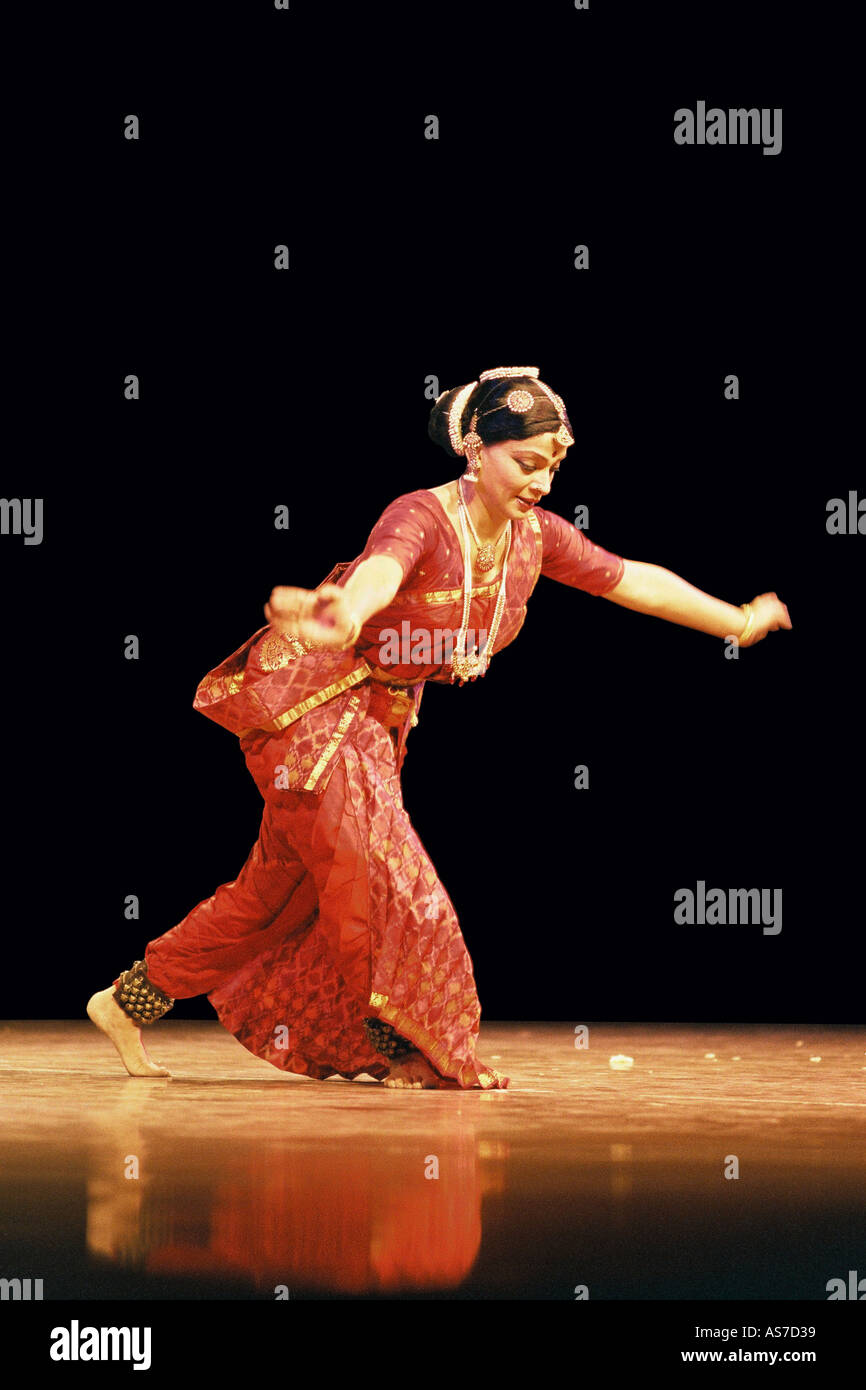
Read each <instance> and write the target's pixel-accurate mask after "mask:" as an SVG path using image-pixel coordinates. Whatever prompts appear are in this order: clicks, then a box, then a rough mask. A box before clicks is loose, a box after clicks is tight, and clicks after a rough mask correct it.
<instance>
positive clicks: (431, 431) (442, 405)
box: [427, 386, 475, 459]
mask: <svg viewBox="0 0 866 1390" xmlns="http://www.w3.org/2000/svg"><path fill="white" fill-rule="evenodd" d="M464 389H465V388H464V387H463V386H455V387H453V388H452V390H450V391H443V392H442V395H441V396H440V397H439V398H438V400H437V401H436V404H435V405H434V406H433V409H432V410H431V411H430V419H429V421H428V423H427V434H428V435H429V437H430V438H431V439H432V440H433V443H434V444H438V445H439V448H440V449H444V450H445V452H446V454H447V455H448V457H449V458H453V459H454V458H462V457H463V455H462V454H458V453H457V451H456V449H455V448H454V446H453V445H452V443H451V434H450V431H449V429H448V416H449V415H450V413H451V407H452V406H453V404H454V402H455V401H456V399H457V397H458V396H459V394H460V392H461V391H463V390H464ZM472 394H473V395H475V392H474V391H473V393H472ZM471 399H472V396H470V397H469V401H471ZM469 401H467V403H466V406H468V404H469ZM466 406H464V408H463V412H462V414H463V415H464V416H465V415H466Z"/></svg>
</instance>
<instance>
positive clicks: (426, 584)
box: [338, 488, 625, 681]
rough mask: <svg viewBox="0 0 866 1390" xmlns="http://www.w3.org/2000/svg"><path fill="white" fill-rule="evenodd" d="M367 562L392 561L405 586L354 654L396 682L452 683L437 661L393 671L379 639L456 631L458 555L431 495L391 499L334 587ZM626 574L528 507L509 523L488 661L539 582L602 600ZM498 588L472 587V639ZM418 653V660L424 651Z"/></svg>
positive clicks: (554, 518) (395, 666)
mask: <svg viewBox="0 0 866 1390" xmlns="http://www.w3.org/2000/svg"><path fill="white" fill-rule="evenodd" d="M371 555H390V556H391V557H392V558H393V559H395V560H396V561H397V562H398V564H399V565H400V567H401V569H402V570H403V583H402V584H401V585H400V588H399V590H398V591H397V593H396V595H395V596H394V599H393V600H392V602H391V603H390V604H389V605H388V607H387V608H384V609H381V610H380V611H379V612H378V613H375V614H374V615H373V617H372V618H371V619H370V620H369V621H368V622H367V623H366V624H365V625H364V627H363V628H362V629H361V634H360V636H359V639H358V642H357V644H356V646H357V650H358V651H359V652H362V653H363V655H364V656H365V657H366V659H367V660H368V661H369V662H371V664H374V665H378V666H382V667H385V668H386V669H388V671H389V672H392V673H393V675H394V678H395V679H414V680H444V681H450V678H451V674H450V666H449V665H448V664H447V663H445V662H442V661H436V660H435V659H434V660H431V661H430V663H429V664H423V663H422V662H420V661H419V660H418V656H417V655H416V656H415V657H414V658H413V660H412V662H411V663H402V664H401V663H399V662H396V663H395V661H394V660H393V655H392V653H393V650H394V646H393V640H392V641H391V645H390V647H389V645H388V637H387V636H386V637H383V636H382V634H383V633H385V634H393V633H394V632H395V631H396V632H402V633H403V634H405V632H406V631H407V629H405V628H403V626H402V625H403V624H404V623H406V622H408V623H409V627H408V632H409V634H410V640H412V638H411V634H415V633H418V634H421V633H422V632H423V631H424V630H427V631H429V632H431V633H432V632H433V631H435V630H439V631H442V630H450V631H456V630H457V629H459V627H460V622H461V617H462V613H463V577H464V576H463V553H462V550H461V546H460V540H459V537H458V535H457V532H456V530H455V529H454V525H453V522H452V521H451V518H450V517H449V516H448V513H447V512H446V511H445V508H444V507H443V505H442V503H441V502H440V501H439V498H438V497H437V496H436V495H435V493H433V492H430V491H429V490H428V489H426V488H419V489H418V490H417V491H415V492H407V493H404V494H403V495H402V496H401V497H397V498H395V500H394V501H393V502H392V503H391V504H390V505H389V506H388V507H386V508H385V511H384V512H383V513H382V515H381V517H380V518H379V520H378V521H377V522H376V525H375V526H374V527H373V530H372V531H371V532H370V536H369V538H368V540H367V544H366V546H365V547H364V550H363V551H362V553H361V554H360V555H359V556H358V557H357V559H356V560H354V561H353V562H352V564H351V565H350V566H349V567H348V569H347V570H346V571H345V572H344V573H343V574H342V575H341V576H340V579H339V581H338V582H339V583H340V584H344V583H345V582H346V581H347V580H348V579H349V578H350V577H351V575H352V574H353V573H354V571H355V570H356V569H357V567H358V565H359V564H360V563H361V561H362V560H366V559H369V558H370V556H371ZM624 567H625V561H624V560H623V559H622V557H621V556H619V555H615V554H613V553H612V552H611V551H609V550H604V549H603V548H602V547H601V546H600V545H596V544H594V542H593V541H591V540H590V539H589V538H588V537H587V536H585V535H584V533H583V532H582V531H579V530H578V529H577V527H576V526H572V524H571V523H570V522H568V521H566V520H565V519H564V518H563V517H561V516H558V515H557V513H556V512H548V511H545V510H544V509H543V508H542V507H533V509H532V514H531V516H530V515H527V516H526V517H525V518H522V519H521V520H520V521H517V522H512V541H511V550H510V553H509V556H508V574H507V578H506V601H505V608H504V610H503V615H502V621H501V624H500V627H499V631H498V633H497V636H496V640H495V642H494V644H493V648H492V653H495V652H498V651H501V650H502V648H503V647H506V646H508V645H509V643H511V642H513V641H514V639H515V637H516V636H517V634H518V632H519V631H520V628H521V627H522V626H523V620H524V618H525V616H526V602H527V599H528V598H529V596H530V594H531V593H532V590H533V589H534V587H535V584H536V581H537V579H538V577H539V574H542V575H546V576H547V578H549V579H555V580H557V581H558V582H559V583H560V584H568V585H570V586H571V587H572V588H575V589H583V590H585V591H586V592H587V593H589V594H595V595H604V594H607V593H610V591H611V590H612V589H614V588H615V587H616V585H617V584H618V583H619V581H620V580H621V578H622V575H623V569H624ZM501 582H502V581H501V576H500V577H499V578H498V579H496V580H494V581H493V583H492V584H483V583H482V584H480V585H478V586H477V587H475V586H473V597H472V605H471V608H470V615H469V627H470V629H472V630H473V631H474V632H476V633H478V632H479V631H489V630H490V628H491V626H492V622H493V616H494V611H495V608H496V600H497V598H498V596H499V590H500V587H501ZM470 648H471V642H470ZM403 650H405V642H404V647H403ZM417 650H418V651H419V652H420V653H421V655H422V656H423V647H419V648H418V649H417ZM492 653H491V654H492Z"/></svg>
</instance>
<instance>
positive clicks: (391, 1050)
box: [364, 1018, 417, 1061]
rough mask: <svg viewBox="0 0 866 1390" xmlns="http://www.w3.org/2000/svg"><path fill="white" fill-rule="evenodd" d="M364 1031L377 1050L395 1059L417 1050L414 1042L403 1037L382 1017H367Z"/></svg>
mask: <svg viewBox="0 0 866 1390" xmlns="http://www.w3.org/2000/svg"><path fill="white" fill-rule="evenodd" d="M364 1032H365V1033H366V1034H367V1037H368V1039H369V1041H370V1042H371V1043H372V1044H373V1047H374V1048H375V1049H376V1051H377V1052H381V1054H382V1056H383V1057H390V1058H391V1059H392V1060H393V1061H396V1060H397V1059H398V1058H400V1057H405V1056H407V1055H408V1053H410V1052H417V1048H416V1047H415V1044H414V1043H410V1042H409V1040H408V1038H404V1037H402V1036H401V1035H400V1034H399V1033H398V1032H397V1030H396V1029H395V1028H392V1027H391V1025H390V1023H385V1022H383V1020H382V1019H381V1018H365V1019H364Z"/></svg>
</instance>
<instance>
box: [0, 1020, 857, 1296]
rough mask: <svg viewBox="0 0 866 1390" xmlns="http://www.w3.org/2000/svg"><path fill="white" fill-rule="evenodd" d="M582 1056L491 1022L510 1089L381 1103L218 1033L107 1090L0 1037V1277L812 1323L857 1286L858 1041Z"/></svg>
mask: <svg viewBox="0 0 866 1390" xmlns="http://www.w3.org/2000/svg"><path fill="white" fill-rule="evenodd" d="M580 1041H582V1040H581V1037H580V1035H579V1034H577V1035H576V1034H575V1029H574V1026H573V1025H572V1024H569V1023H563V1024H549V1023H548V1024H485V1025H484V1026H483V1027H482V1035H481V1042H480V1047H479V1052H480V1054H481V1056H482V1057H483V1058H484V1060H485V1061H487V1062H491V1063H492V1064H493V1065H494V1066H496V1067H497V1068H498V1069H499V1070H500V1071H502V1072H504V1073H505V1074H506V1075H508V1076H510V1077H511V1087H510V1089H509V1090H507V1091H487V1092H482V1091H464V1092H459V1091H458V1092H454V1091H448V1092H434V1091H408V1092H400V1091H390V1090H387V1089H385V1088H384V1087H382V1086H380V1085H378V1084H376V1083H375V1082H374V1081H373V1080H372V1079H370V1080H366V1079H364V1080H359V1081H355V1082H346V1081H341V1080H331V1081H326V1082H316V1081H310V1080H308V1079H306V1078H302V1077H292V1076H287V1075H285V1074H283V1073H281V1072H279V1071H278V1070H276V1069H275V1068H273V1067H270V1066H269V1065H268V1064H267V1063H266V1062H262V1061H259V1060H258V1059H256V1058H254V1057H252V1056H251V1055H250V1054H249V1053H247V1052H246V1051H245V1050H244V1049H243V1048H242V1047H241V1046H240V1044H238V1043H237V1042H236V1041H235V1040H234V1039H233V1038H232V1037H231V1036H230V1035H229V1034H228V1033H226V1032H224V1030H223V1029H222V1028H221V1027H220V1026H219V1025H218V1024H217V1023H183V1022H176V1021H172V1020H169V1019H166V1020H164V1021H163V1022H161V1023H160V1024H159V1025H157V1027H156V1028H154V1029H153V1030H152V1031H150V1032H149V1034H148V1043H149V1046H150V1050H151V1053H152V1055H154V1056H155V1057H156V1058H158V1059H159V1060H160V1061H161V1062H164V1063H165V1064H166V1065H167V1066H169V1067H170V1068H172V1070H173V1072H174V1077H173V1079H172V1080H171V1081H165V1080H139V1079H133V1078H131V1077H127V1076H126V1074H125V1073H124V1072H123V1071H122V1070H121V1069H120V1067H119V1063H118V1062H117V1059H116V1057H115V1055H114V1053H113V1050H112V1049H111V1047H110V1045H109V1044H108V1043H107V1042H106V1040H105V1039H104V1038H103V1037H102V1036H101V1034H99V1033H97V1031H96V1030H95V1029H94V1028H93V1027H92V1026H91V1025H90V1024H89V1023H87V1022H86V1021H84V1022H72V1023H12V1024H5V1025H2V1026H0V1279H4V1278H6V1279H15V1278H21V1279H26V1278H31V1279H42V1280H43V1290H44V1293H43V1297H44V1298H45V1299H60V1298H71V1299H87V1298H169V1299H172V1298H195V1297H199V1298H201V1297H204V1298H259V1299H261V1298H266V1299H274V1298H277V1297H289V1298H304V1297H306V1298H310V1297H312V1298H322V1297H341V1296H342V1297H354V1298H357V1297H383V1296H384V1297H390V1298H393V1297H446V1298H506V1299H507V1298H518V1299H527V1298H529V1299H535V1298H543V1299H574V1298H575V1297H580V1296H588V1297H590V1298H592V1299H623V1298H637V1299H647V1298H678V1299H682V1298H706V1299H718V1298H753V1299H766V1298H792V1299H818V1300H825V1299H826V1298H827V1291H826V1285H827V1283H828V1281H829V1280H831V1279H834V1278H842V1279H847V1278H848V1271H849V1270H851V1269H857V1268H858V1263H857V1262H858V1260H859V1262H860V1265H861V1266H862V1261H863V1252H864V1250H866V1195H864V1194H866V1183H864V1173H866V1086H864V1082H866V1032H864V1030H862V1029H856V1028H853V1027H851V1028H841V1027H838V1028H837V1027H820V1028H807V1027H802V1026H801V1027H799V1028H789V1027H766V1028H755V1027H748V1026H740V1025H729V1026H717V1027H707V1028H700V1027H690V1026H683V1025H646V1026H644V1025H634V1024H628V1025H612V1024H598V1025H590V1027H589V1036H588V1039H587V1041H588V1044H589V1045H588V1046H587V1047H579V1046H576V1045H575V1044H576V1042H580ZM615 1054H625V1055H627V1056H629V1057H631V1058H633V1059H634V1060H633V1065H632V1066H630V1067H627V1068H626V1069H624V1070H615V1069H614V1068H612V1067H611V1065H610V1058H611V1057H612V1056H613V1055H615ZM737 1168H738V1173H739V1175H738V1176H733V1174H734V1172H735V1171H736V1169H737ZM726 1174H728V1175H730V1176H726ZM862 1272H863V1273H866V1271H862ZM581 1290H585V1291H586V1292H585V1294H583V1295H581V1292H580V1291H581Z"/></svg>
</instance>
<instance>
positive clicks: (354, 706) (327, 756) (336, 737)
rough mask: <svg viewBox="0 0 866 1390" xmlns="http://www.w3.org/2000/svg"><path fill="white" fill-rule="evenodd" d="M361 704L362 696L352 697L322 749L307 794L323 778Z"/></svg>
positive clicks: (308, 781)
mask: <svg viewBox="0 0 866 1390" xmlns="http://www.w3.org/2000/svg"><path fill="white" fill-rule="evenodd" d="M360 703H361V697H360V695H358V694H355V695H352V696H350V698H349V703H348V704H347V705H346V708H345V709H344V710H343V713H342V715H341V717H340V722H339V724H338V725H337V727H336V729H335V730H334V732H333V733H332V734H331V737H330V738H329V739H328V742H327V743H326V744H325V747H324V748H323V749H322V754H321V757H320V758H319V761H318V762H317V763H316V766H315V767H314V768H313V770H312V772H311V773H310V775H309V777H308V778H307V780H306V782H305V783H304V791H305V792H311V791H313V790H314V789H315V787H316V784H317V782H318V780H319V778H320V777H321V775H322V773H323V772H324V770H325V768H326V767H327V766H328V763H329V762H330V761H331V759H332V758H333V756H334V754H335V753H336V751H337V749H338V748H339V746H340V744H341V743H342V742H343V739H344V738H345V737H346V731H347V729H348V727H349V725H350V724H351V722H352V720H353V719H354V718H355V715H356V714H357V712H358V706H359V705H360Z"/></svg>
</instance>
